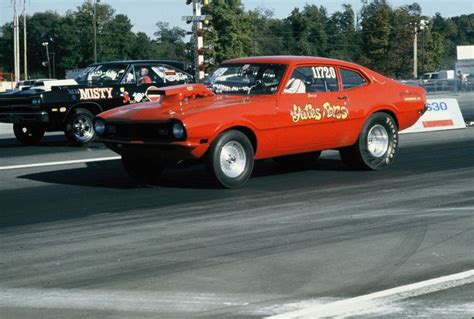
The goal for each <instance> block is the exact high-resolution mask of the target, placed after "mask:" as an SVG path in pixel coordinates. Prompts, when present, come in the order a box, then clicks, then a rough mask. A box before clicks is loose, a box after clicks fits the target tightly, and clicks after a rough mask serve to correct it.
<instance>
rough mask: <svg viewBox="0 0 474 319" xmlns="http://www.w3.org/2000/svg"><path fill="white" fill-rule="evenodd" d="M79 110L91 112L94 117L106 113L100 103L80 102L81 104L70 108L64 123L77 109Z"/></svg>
mask: <svg viewBox="0 0 474 319" xmlns="http://www.w3.org/2000/svg"><path fill="white" fill-rule="evenodd" d="M78 108H84V109H86V110H89V111H91V112H92V114H94V115H97V114H99V113H102V112H103V111H104V110H103V108H102V107H101V106H100V105H99V104H98V103H95V102H79V103H76V104H74V105H72V106H71V107H70V108H69V110H68V111H67V112H66V114H65V116H64V119H63V122H65V121H66V120H67V118H68V117H69V115H70V114H71V112H72V111H74V110H75V109H78Z"/></svg>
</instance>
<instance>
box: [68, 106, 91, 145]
mask: <svg viewBox="0 0 474 319" xmlns="http://www.w3.org/2000/svg"><path fill="white" fill-rule="evenodd" d="M93 119H94V115H93V114H92V113H91V112H90V111H89V110H86V109H75V110H73V111H72V114H70V115H69V117H68V119H67V121H66V129H65V134H66V138H67V139H68V141H69V142H70V143H71V144H72V145H76V146H83V145H87V144H89V143H91V142H92V141H93V140H94V138H95V131H94V122H93Z"/></svg>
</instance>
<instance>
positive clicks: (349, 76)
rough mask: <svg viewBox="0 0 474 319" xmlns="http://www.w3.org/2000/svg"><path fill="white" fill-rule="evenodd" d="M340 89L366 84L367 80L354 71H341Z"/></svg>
mask: <svg viewBox="0 0 474 319" xmlns="http://www.w3.org/2000/svg"><path fill="white" fill-rule="evenodd" d="M341 80H342V87H343V89H344V90H347V89H352V88H355V87H359V86H363V85H366V84H367V80H366V79H365V78H364V77H363V76H362V75H361V74H360V73H359V72H356V71H352V70H347V69H341Z"/></svg>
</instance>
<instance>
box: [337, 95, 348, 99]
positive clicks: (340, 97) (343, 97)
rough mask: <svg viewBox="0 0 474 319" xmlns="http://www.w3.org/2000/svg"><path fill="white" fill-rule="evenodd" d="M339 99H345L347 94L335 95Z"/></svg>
mask: <svg viewBox="0 0 474 319" xmlns="http://www.w3.org/2000/svg"><path fill="white" fill-rule="evenodd" d="M337 98H338V99H339V100H347V95H341V96H338V97H337Z"/></svg>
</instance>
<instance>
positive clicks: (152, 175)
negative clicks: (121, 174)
mask: <svg viewBox="0 0 474 319" xmlns="http://www.w3.org/2000/svg"><path fill="white" fill-rule="evenodd" d="M122 166H123V168H124V169H125V171H126V172H127V174H128V175H129V176H130V177H131V178H133V179H134V180H136V181H137V182H139V183H141V184H145V185H150V184H156V183H157V182H158V181H159V177H160V176H161V173H162V172H163V170H164V168H165V166H164V165H163V163H162V162H161V161H158V160H151V159H144V158H139V157H135V156H129V155H122Z"/></svg>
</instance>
